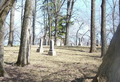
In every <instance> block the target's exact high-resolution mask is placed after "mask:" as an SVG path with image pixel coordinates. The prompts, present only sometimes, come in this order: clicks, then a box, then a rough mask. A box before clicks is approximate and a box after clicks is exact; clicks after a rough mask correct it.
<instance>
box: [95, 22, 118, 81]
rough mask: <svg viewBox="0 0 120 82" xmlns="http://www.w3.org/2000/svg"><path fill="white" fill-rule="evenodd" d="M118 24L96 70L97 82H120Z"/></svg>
mask: <svg viewBox="0 0 120 82" xmlns="http://www.w3.org/2000/svg"><path fill="white" fill-rule="evenodd" d="M119 35H120V24H119V26H118V28H117V31H116V33H115V34H114V36H113V38H112V40H111V42H110V46H109V48H108V50H107V52H106V54H105V55H104V56H103V62H102V64H101V65H100V67H99V69H98V74H97V76H98V77H99V78H98V82H120V78H119V77H120V63H119V62H120V37H119Z"/></svg>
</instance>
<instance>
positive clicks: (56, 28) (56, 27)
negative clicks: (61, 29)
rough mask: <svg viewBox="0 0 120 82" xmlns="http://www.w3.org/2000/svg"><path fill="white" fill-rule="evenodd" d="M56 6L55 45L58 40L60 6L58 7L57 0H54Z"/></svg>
mask: <svg viewBox="0 0 120 82" xmlns="http://www.w3.org/2000/svg"><path fill="white" fill-rule="evenodd" d="M54 6H55V43H54V44H55V45H56V42H57V31H58V8H57V2H56V0H54Z"/></svg>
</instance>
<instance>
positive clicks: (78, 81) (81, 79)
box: [71, 77, 94, 82]
mask: <svg viewBox="0 0 120 82" xmlns="http://www.w3.org/2000/svg"><path fill="white" fill-rule="evenodd" d="M93 78H94V77H85V78H75V80H72V81H71V82H85V80H86V79H88V80H90V79H93Z"/></svg>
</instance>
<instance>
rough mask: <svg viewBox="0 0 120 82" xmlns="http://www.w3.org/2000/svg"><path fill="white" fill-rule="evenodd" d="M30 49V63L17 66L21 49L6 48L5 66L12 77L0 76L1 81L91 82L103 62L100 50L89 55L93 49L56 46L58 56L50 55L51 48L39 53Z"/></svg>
mask: <svg viewBox="0 0 120 82" xmlns="http://www.w3.org/2000/svg"><path fill="white" fill-rule="evenodd" d="M37 48H38V46H37V45H36V46H33V45H32V46H31V55H30V64H29V65H27V66H25V67H18V66H14V63H15V62H16V61H17V57H18V51H19V47H4V62H5V63H4V65H5V70H6V72H7V73H8V75H9V77H0V82H91V80H92V79H93V77H94V76H95V75H96V73H97V70H98V67H99V65H100V64H101V61H102V59H101V58H100V47H97V51H96V52H95V53H89V48H90V47H83V46H81V47H80V46H79V47H78V46H70V47H65V46H61V47H55V50H56V54H57V56H49V55H47V54H48V51H49V46H43V48H44V52H43V53H42V54H41V53H38V52H36V50H37Z"/></svg>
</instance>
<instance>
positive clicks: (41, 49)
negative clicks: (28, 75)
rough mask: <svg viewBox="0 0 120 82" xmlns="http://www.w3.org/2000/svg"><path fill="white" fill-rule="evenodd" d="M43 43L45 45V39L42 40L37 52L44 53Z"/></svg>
mask: <svg viewBox="0 0 120 82" xmlns="http://www.w3.org/2000/svg"><path fill="white" fill-rule="evenodd" d="M42 43H43V39H40V45H39V48H38V49H37V52H40V53H43V46H42Z"/></svg>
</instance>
